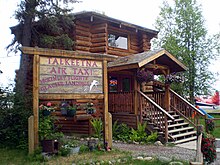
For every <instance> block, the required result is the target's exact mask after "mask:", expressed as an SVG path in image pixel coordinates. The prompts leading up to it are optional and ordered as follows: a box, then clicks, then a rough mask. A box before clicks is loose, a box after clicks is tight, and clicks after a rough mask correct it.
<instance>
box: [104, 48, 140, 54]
mask: <svg viewBox="0 0 220 165" xmlns="http://www.w3.org/2000/svg"><path fill="white" fill-rule="evenodd" d="M120 50H121V49H119V50H117V49H111V48H108V50H107V54H112V55H117V56H127V55H131V54H135V53H138V51H134V50H130V51H128V50H127V51H120Z"/></svg>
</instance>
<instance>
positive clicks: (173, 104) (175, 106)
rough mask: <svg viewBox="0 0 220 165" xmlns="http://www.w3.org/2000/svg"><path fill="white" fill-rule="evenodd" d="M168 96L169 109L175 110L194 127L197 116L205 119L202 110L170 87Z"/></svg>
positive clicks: (197, 120) (197, 121)
mask: <svg viewBox="0 0 220 165" xmlns="http://www.w3.org/2000/svg"><path fill="white" fill-rule="evenodd" d="M170 98H171V100H170V108H171V109H170V110H171V111H175V112H176V113H177V114H179V115H180V116H181V117H183V118H184V119H186V120H187V121H188V122H189V123H191V124H192V125H193V126H194V127H195V128H197V126H198V124H199V118H201V117H202V118H204V119H205V117H206V115H205V114H204V113H203V112H201V111H199V110H198V109H197V108H196V107H195V106H194V105H192V104H191V103H189V102H188V101H187V100H186V99H184V98H183V97H181V96H180V95H178V94H177V93H176V92H174V91H173V90H172V89H170Z"/></svg>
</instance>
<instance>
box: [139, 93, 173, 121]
mask: <svg viewBox="0 0 220 165" xmlns="http://www.w3.org/2000/svg"><path fill="white" fill-rule="evenodd" d="M137 91H138V92H139V93H140V94H141V95H142V96H143V97H144V98H146V99H147V100H148V101H149V102H151V103H152V104H153V105H154V106H156V107H157V108H158V109H159V110H160V111H161V112H163V113H164V114H165V115H166V116H168V117H169V118H170V119H172V120H175V118H174V117H173V116H172V115H170V114H169V113H168V112H167V111H166V110H164V109H163V108H162V107H160V106H159V105H158V104H157V103H155V102H154V101H153V100H152V99H150V98H149V97H148V96H147V95H145V94H144V93H143V92H141V91H139V90H137Z"/></svg>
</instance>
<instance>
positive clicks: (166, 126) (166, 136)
mask: <svg viewBox="0 0 220 165" xmlns="http://www.w3.org/2000/svg"><path fill="white" fill-rule="evenodd" d="M164 120H165V121H164V123H165V142H166V143H167V142H168V123H167V116H166V115H165V117H164Z"/></svg>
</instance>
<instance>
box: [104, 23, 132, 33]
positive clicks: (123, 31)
mask: <svg viewBox="0 0 220 165" xmlns="http://www.w3.org/2000/svg"><path fill="white" fill-rule="evenodd" d="M108 31H113V32H120V33H123V34H131V31H128V30H126V29H122V28H120V27H118V28H116V27H113V26H111V25H109V26H108Z"/></svg>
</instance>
